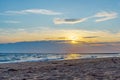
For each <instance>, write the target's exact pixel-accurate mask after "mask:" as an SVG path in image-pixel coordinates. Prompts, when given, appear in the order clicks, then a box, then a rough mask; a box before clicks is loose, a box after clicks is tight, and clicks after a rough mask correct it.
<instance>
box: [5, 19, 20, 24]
mask: <svg viewBox="0 0 120 80" xmlns="http://www.w3.org/2000/svg"><path fill="white" fill-rule="evenodd" d="M4 23H11V24H17V23H21V22H20V21H13V20H8V21H4Z"/></svg>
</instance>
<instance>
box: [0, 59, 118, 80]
mask: <svg viewBox="0 0 120 80" xmlns="http://www.w3.org/2000/svg"><path fill="white" fill-rule="evenodd" d="M0 80H120V58H99V59H77V60H63V61H49V62H22V63H6V64H0Z"/></svg>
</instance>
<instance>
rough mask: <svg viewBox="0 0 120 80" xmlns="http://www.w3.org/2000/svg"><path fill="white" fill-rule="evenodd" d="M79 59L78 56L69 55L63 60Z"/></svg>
mask: <svg viewBox="0 0 120 80" xmlns="http://www.w3.org/2000/svg"><path fill="white" fill-rule="evenodd" d="M79 58H80V54H75V53H71V54H67V55H66V58H65V59H66V60H69V59H79Z"/></svg>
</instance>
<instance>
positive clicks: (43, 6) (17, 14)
mask: <svg viewBox="0 0 120 80" xmlns="http://www.w3.org/2000/svg"><path fill="white" fill-rule="evenodd" d="M119 8H120V0H0V38H1V39H0V43H7V42H19V41H36V40H49V39H50V40H59V39H60V37H62V39H65V40H66V39H67V40H71V37H72V40H75V39H77V41H81V40H82V41H95V42H96V41H98V42H110V41H111V42H113V41H114V42H117V41H119V39H120V36H119V34H120V26H119V25H120V9H119ZM68 34H71V35H69V36H68ZM90 36H99V37H98V38H97V39H93V40H88V39H87V40H86V39H83V37H90ZM31 37H33V38H31ZM73 38H75V39H73ZM101 38H102V39H101ZM103 38H104V39H103ZM111 38H112V40H109V39H111ZM100 39H101V40H100Z"/></svg>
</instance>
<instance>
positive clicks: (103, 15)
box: [53, 11, 118, 24]
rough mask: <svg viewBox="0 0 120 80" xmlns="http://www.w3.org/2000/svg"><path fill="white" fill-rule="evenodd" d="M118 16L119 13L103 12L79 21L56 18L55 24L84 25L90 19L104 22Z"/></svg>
mask: <svg viewBox="0 0 120 80" xmlns="http://www.w3.org/2000/svg"><path fill="white" fill-rule="evenodd" d="M117 15H118V13H116V12H107V11H103V12H98V13H96V14H95V15H92V16H88V17H84V18H81V19H79V18H78V19H61V18H55V19H54V20H53V22H54V24H77V23H82V22H84V21H86V20H88V19H92V18H95V22H103V21H107V20H110V19H114V18H117Z"/></svg>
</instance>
